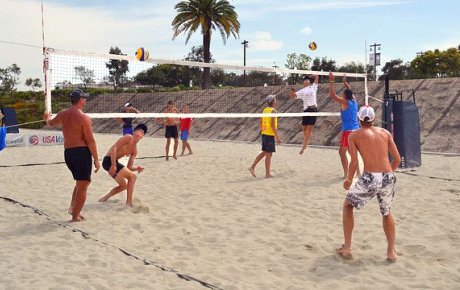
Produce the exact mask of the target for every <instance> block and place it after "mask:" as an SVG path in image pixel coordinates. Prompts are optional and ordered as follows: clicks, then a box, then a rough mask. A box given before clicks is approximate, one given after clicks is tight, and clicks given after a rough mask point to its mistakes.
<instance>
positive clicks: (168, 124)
mask: <svg viewBox="0 0 460 290" xmlns="http://www.w3.org/2000/svg"><path fill="white" fill-rule="evenodd" d="M163 113H180V112H179V110H178V109H177V108H176V105H175V104H174V101H168V103H167V107H166V109H165V110H164V111H163ZM157 121H158V122H160V123H161V124H164V125H165V138H166V147H165V151H166V161H168V160H169V146H170V144H171V138H173V139H174V149H173V150H174V151H173V156H172V157H173V158H174V159H177V147H178V146H179V140H178V138H179V131H178V130H177V125H179V124H180V120H179V118H169V117H168V118H158V119H157Z"/></svg>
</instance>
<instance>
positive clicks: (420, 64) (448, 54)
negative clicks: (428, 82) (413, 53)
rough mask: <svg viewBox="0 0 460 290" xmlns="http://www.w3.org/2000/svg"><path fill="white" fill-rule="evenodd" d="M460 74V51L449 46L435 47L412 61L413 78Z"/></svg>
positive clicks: (411, 71) (411, 75)
mask: <svg viewBox="0 0 460 290" xmlns="http://www.w3.org/2000/svg"><path fill="white" fill-rule="evenodd" d="M455 76H460V51H458V50H457V49H456V48H449V49H447V50H445V51H440V50H439V49H435V50H434V51H432V50H429V51H426V52H424V53H423V54H421V55H418V56H417V57H416V58H415V59H414V60H412V61H411V63H410V77H411V78H436V77H455Z"/></svg>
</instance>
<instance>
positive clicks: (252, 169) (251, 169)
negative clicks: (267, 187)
mask: <svg viewBox="0 0 460 290" xmlns="http://www.w3.org/2000/svg"><path fill="white" fill-rule="evenodd" d="M248 170H249V173H251V175H252V177H256V173H255V172H254V168H252V167H249V168H248Z"/></svg>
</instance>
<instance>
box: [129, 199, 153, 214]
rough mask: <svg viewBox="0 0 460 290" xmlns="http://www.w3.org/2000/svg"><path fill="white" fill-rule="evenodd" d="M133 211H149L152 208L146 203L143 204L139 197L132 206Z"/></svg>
mask: <svg viewBox="0 0 460 290" xmlns="http://www.w3.org/2000/svg"><path fill="white" fill-rule="evenodd" d="M131 212H132V213H149V212H150V208H149V207H148V206H146V205H142V203H141V201H140V200H138V199H134V200H133V206H132V207H131Z"/></svg>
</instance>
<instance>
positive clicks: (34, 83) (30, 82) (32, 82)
mask: <svg viewBox="0 0 460 290" xmlns="http://www.w3.org/2000/svg"><path fill="white" fill-rule="evenodd" d="M25 84H26V86H28V87H32V91H34V92H35V88H41V87H42V82H41V81H40V79H39V78H35V79H32V78H28V79H26V81H25Z"/></svg>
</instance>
